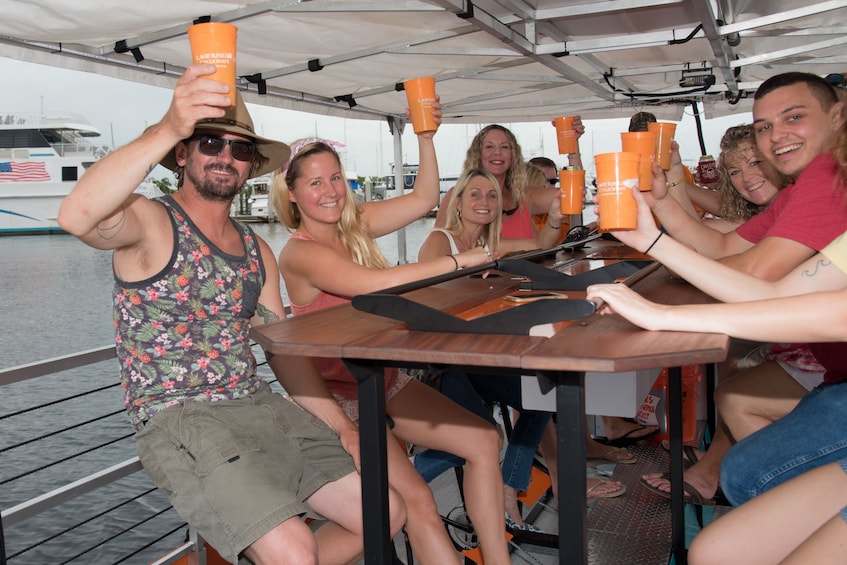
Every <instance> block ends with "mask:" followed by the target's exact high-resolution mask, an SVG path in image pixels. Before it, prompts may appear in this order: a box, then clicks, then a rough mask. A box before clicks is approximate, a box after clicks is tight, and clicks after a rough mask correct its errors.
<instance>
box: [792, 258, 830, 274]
mask: <svg viewBox="0 0 847 565" xmlns="http://www.w3.org/2000/svg"><path fill="white" fill-rule="evenodd" d="M830 265H832V261H828V260H827V259H820V260H819V261H817V262H816V263H815V268H814V269H811V270H809V269H804V270H803V272H802V273H801V275H800V276H803V277H813V276H815V275H817V274H818V273H819V272H820V270H821V269H822V268H823V267H829V266H830Z"/></svg>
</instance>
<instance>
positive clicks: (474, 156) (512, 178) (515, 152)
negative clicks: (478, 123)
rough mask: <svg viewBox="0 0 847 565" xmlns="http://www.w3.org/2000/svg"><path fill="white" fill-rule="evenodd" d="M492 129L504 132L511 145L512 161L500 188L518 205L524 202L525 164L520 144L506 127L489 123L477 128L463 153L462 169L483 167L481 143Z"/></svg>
mask: <svg viewBox="0 0 847 565" xmlns="http://www.w3.org/2000/svg"><path fill="white" fill-rule="evenodd" d="M494 130H497V131H502V132H503V133H504V134H506V137H507V138H508V139H509V144H510V145H511V146H512V162H511V163H510V165H509V171H508V172H507V173H506V182H505V184H506V186H505V187H502V188H505V189H506V190H508V191H509V192H510V193H511V194H512V198H513V199H514V201H515V204H517V205H518V206H520V205H521V204H523V203H524V202H526V165H525V164H524V160H523V153H522V152H521V146H520V144H519V143H518V140H517V138H516V137H515V134H513V133H512V132H511V131H509V130H508V129H507V128H505V127H503V126H501V125H498V124H491V125H488V126H485V127H484V128H482V129H481V130H479V133H478V134H476V136H474V138H473V141H471V145H470V147H468V152H467V154H466V155H465V165H464V167H462V169H463V170H465V171H470V170H472V169H482V168H484V167H483V166H482V143H483V141H484V140H485V136H486V135H488V134H489V133H490V132H492V131H494Z"/></svg>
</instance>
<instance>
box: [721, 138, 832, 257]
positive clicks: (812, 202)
mask: <svg viewBox="0 0 847 565" xmlns="http://www.w3.org/2000/svg"><path fill="white" fill-rule="evenodd" d="M735 231H736V233H737V234H738V235H740V236H741V237H743V238H744V239H746V240H747V241H750V242H752V243H758V242H759V241H761V240H762V239H764V238H766V237H782V238H785V239H790V240H792V241H796V242H798V243H802V244H803V245H805V246H807V247H809V248H811V249H814V250H815V251H820V250H821V249H823V248H824V247H826V246H827V245H829V243H830V242H831V241H832V240H833V239H835V238H836V237H838V236H839V235H841V234H842V233H844V232H845V231H847V194H845V187H844V183H843V182H842V181H841V180H840V176H839V173H838V163H837V162H836V160H835V158H834V157H833V156H832V155H831V154H829V153H826V154H823V155H818V156H817V157H815V158H814V159H813V160H812V162H811V163H809V164H808V165H807V166H806V168H805V169H803V172H802V173H800V176H799V177H797V180H796V181H795V182H794V183H792V184H790V185H788V186H787V187H785V188H783V189H782V190H781V191H780V193H779V195H778V196H777V197H776V199H775V200H774V201H773V203H772V204H771V205H770V206H768V207H767V208H766V209H765V210H764V211H763V212H761V213H759V214H756V215H755V216H753V217H752V218H750V219H749V220H747V221H746V222H744V223H743V224H742V225H740V226H738V228H737V229H736V230H735Z"/></svg>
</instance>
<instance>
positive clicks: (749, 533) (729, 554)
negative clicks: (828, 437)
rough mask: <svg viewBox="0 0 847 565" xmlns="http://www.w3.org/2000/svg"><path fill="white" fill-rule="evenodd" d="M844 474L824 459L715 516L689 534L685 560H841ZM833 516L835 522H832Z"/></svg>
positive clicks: (694, 563) (844, 549)
mask: <svg viewBox="0 0 847 565" xmlns="http://www.w3.org/2000/svg"><path fill="white" fill-rule="evenodd" d="M845 506H847V474H845V473H844V471H843V470H842V469H841V467H840V466H839V464H838V463H830V464H828V465H824V466H823V467H818V468H817V469H814V470H812V471H809V472H807V473H804V474H802V475H800V476H798V477H795V478H794V479H791V480H790V481H788V482H786V483H783V484H781V485H779V486H777V487H775V488H773V489H772V490H769V491H767V492H765V493H764V494H762V495H760V496H757V497H755V498H754V499H752V500H750V501H749V502H747V503H745V504H743V505H741V506H739V507H738V508H736V509H734V510H732V511H731V512H730V513H729V514H727V515H726V516H723V517H721V518H720V519H718V520H716V521H715V522H713V523H712V524H710V525H709V526H707V527H706V528H705V529H704V530H703V531H702V532H700V534H699V535H698V536H697V537H695V538H694V542H693V543H692V544H691V550H690V551H689V553H688V561H689V563H691V565H724V564H726V563H745V564H750V565H756V564H766V563H767V564H771V563H779V562H781V561H782V560H783V559H788V560H787V561H786V563H794V564H806V563H815V564H817V563H845V562H847V544H845V542H844V540H845V539H847V524H845V522H844V520H843V519H842V518H841V516H840V515H839V514H838V512H839V511H840V510H841V509H842V508H844V507H845ZM836 520H837V521H838V522H840V523H836Z"/></svg>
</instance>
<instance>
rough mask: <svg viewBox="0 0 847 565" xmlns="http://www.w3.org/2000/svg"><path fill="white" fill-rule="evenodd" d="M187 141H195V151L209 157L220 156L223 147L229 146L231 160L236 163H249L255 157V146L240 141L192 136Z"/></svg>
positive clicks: (205, 135)
mask: <svg viewBox="0 0 847 565" xmlns="http://www.w3.org/2000/svg"><path fill="white" fill-rule="evenodd" d="M188 140H189V141H193V140H196V141H197V151H199V152H200V153H202V154H203V155H207V156H209V157H217V156H218V155H220V154H221V153H222V152H223V150H224V147H226V146H227V145H229V151H230V153H231V154H232V158H233V159H235V160H237V161H250V160H252V159H253V157H254V156H255V155H256V144H255V143H253V142H252V141H244V140H242V139H224V138H222V137H219V136H217V135H207V134H203V135H193V136H191V137H190V138H188Z"/></svg>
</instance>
